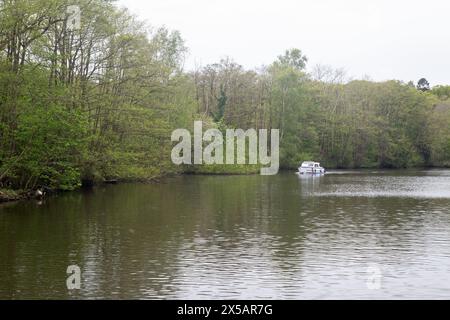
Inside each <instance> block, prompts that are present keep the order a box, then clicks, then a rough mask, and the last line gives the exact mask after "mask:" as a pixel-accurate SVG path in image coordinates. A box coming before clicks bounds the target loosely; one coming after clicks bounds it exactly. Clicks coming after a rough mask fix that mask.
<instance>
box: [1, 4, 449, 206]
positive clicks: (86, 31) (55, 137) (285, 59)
mask: <svg viewBox="0 0 450 320" xmlns="http://www.w3.org/2000/svg"><path fill="white" fill-rule="evenodd" d="M72 4H73V5H77V6H79V7H80V11H81V21H80V25H79V26H78V27H77V28H73V27H71V26H70V25H69V24H68V21H69V19H68V18H69V17H68V15H67V13H66V12H67V7H66V1H63V0H54V1H48V0H36V1H32V2H30V1H23V0H13V1H2V0H0V202H1V201H4V200H5V201H9V200H15V199H20V198H26V197H29V196H30V194H31V195H32V194H33V192H34V191H36V190H37V189H45V190H53V191H70V190H75V189H78V188H80V187H81V186H82V184H84V185H90V184H91V185H92V184H97V183H102V182H103V181H105V180H109V181H118V182H120V181H154V180H157V179H160V178H162V177H165V176H169V175H177V174H183V173H185V174H253V173H257V172H258V170H259V167H258V166H245V165H233V166H230V165H209V166H202V167H196V166H175V165H174V164H172V163H171V159H170V152H171V149H172V147H173V145H174V144H173V143H172V142H171V140H170V137H171V132H172V131H173V130H174V129H177V128H192V125H193V123H194V121H196V120H200V121H203V123H206V124H207V125H206V126H207V127H208V128H217V129H219V130H221V131H222V132H224V131H225V130H226V129H227V128H231V129H234V128H241V129H243V130H246V129H250V128H254V129H262V128H264V129H268V130H270V129H279V130H280V169H293V168H296V167H297V166H298V165H299V163H301V162H302V161H304V160H315V161H320V162H321V163H322V164H323V166H324V167H325V168H327V169H331V168H340V169H346V168H348V169H358V168H414V167H429V168H433V167H449V166H450V86H444V85H441V86H434V87H431V86H430V84H429V83H428V82H427V81H426V79H425V78H422V79H420V80H419V81H418V82H417V83H414V82H413V81H410V82H408V83H405V82H402V81H397V80H391V81H385V82H374V81H370V80H367V79H360V80H354V79H348V78H347V77H346V76H345V73H344V72H343V71H342V70H340V69H333V68H331V67H329V66H311V67H309V66H308V67H309V68H308V69H307V62H308V59H307V58H306V56H305V55H304V54H303V53H302V51H300V50H299V49H289V50H286V51H285V52H284V53H282V54H281V55H280V56H278V57H277V58H276V59H275V60H274V61H273V63H271V64H269V65H267V66H263V67H261V68H259V69H257V70H247V69H245V68H244V67H242V66H241V65H239V64H238V63H236V62H234V61H233V60H232V59H231V58H225V59H222V60H221V61H219V62H218V63H214V64H210V65H206V66H203V67H198V68H196V69H195V70H191V71H185V70H183V64H184V58H185V56H186V54H187V52H188V49H187V48H186V46H185V44H184V41H183V39H182V36H181V34H180V33H179V32H177V31H171V30H169V29H167V28H165V27H161V28H157V27H153V28H150V27H148V26H147V25H146V24H145V23H143V22H141V21H139V20H138V19H136V17H134V16H132V15H130V14H129V13H128V12H127V10H126V9H120V8H118V7H117V6H116V5H115V4H113V3H111V2H109V1H101V0H76V1H73V3H72ZM61 17H65V18H61ZM280 52H281V50H280ZM307 70H308V71H307Z"/></svg>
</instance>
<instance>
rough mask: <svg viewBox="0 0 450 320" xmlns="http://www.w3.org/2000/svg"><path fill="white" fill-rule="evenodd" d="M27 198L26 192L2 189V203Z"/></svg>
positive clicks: (0, 191)
mask: <svg viewBox="0 0 450 320" xmlns="http://www.w3.org/2000/svg"><path fill="white" fill-rule="evenodd" d="M24 198H26V196H25V193H23V192H20V191H15V190H11V189H0V203H1V202H9V201H17V200H21V199H24Z"/></svg>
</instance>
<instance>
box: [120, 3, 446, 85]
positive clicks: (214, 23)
mask: <svg viewBox="0 0 450 320" xmlns="http://www.w3.org/2000/svg"><path fill="white" fill-rule="evenodd" d="M118 3H119V4H120V5H121V6H125V7H127V8H129V9H130V11H131V12H132V13H135V14H136V15H137V16H139V17H140V18H142V19H145V20H147V21H148V23H149V24H150V25H152V26H161V25H165V26H167V27H168V28H169V29H176V30H179V31H180V32H181V35H182V36H183V38H184V39H185V40H186V45H187V46H188V48H189V56H188V58H187V61H186V68H187V69H192V68H193V67H194V65H195V64H200V65H206V64H208V63H214V62H218V61H219V60H220V59H221V58H223V57H225V56H230V57H231V58H233V59H234V60H235V61H236V62H237V63H239V64H242V65H243V66H245V67H246V68H255V67H258V66H261V65H263V64H269V63H271V62H272V61H274V60H275V59H276V57H277V55H279V54H281V53H282V52H283V51H284V50H285V49H288V48H299V49H301V50H302V51H303V52H304V54H305V55H306V56H307V57H308V58H309V63H308V66H309V68H310V69H311V68H312V66H314V65H315V64H327V65H331V66H333V67H335V68H344V69H345V70H346V71H347V74H348V75H349V76H351V77H353V78H361V77H363V76H366V75H367V76H369V77H370V78H372V79H373V80H379V81H381V80H387V79H399V80H404V81H409V80H414V81H415V82H417V80H418V79H419V78H421V77H425V78H427V79H428V81H429V82H430V83H431V85H432V86H434V85H437V84H450V1H446V0H427V1H425V0H421V1H420V0H220V1H219V0H119V1H118Z"/></svg>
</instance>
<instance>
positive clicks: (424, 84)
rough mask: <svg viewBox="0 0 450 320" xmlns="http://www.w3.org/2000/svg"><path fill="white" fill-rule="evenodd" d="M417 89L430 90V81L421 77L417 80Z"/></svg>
mask: <svg viewBox="0 0 450 320" xmlns="http://www.w3.org/2000/svg"><path fill="white" fill-rule="evenodd" d="M417 89H418V90H420V91H429V90H430V83H429V82H428V81H427V79H425V78H421V79H420V80H419V81H418V82H417Z"/></svg>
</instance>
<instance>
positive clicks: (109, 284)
mask: <svg viewBox="0 0 450 320" xmlns="http://www.w3.org/2000/svg"><path fill="white" fill-rule="evenodd" d="M69 265H78V266H79V267H80V268H81V270H82V274H81V280H82V283H81V289H80V290H72V291H70V290H68V289H67V287H66V278H67V276H68V275H67V274H66V269H67V267H68V266H69ZM449 274H450V171H448V170H432V171H340V172H339V171H336V172H330V173H329V174H327V175H326V176H323V177H300V176H298V175H296V174H294V173H282V174H279V175H278V176H265V177H263V176H259V175H255V176H182V177H177V178H170V179H167V180H166V181H164V182H163V183H159V184H121V185H114V186H105V187H98V188H95V189H94V190H92V191H85V192H81V191H80V192H73V193H67V194H63V195H60V196H57V197H52V198H49V199H47V200H45V201H44V202H42V203H39V202H36V201H28V202H27V201H25V202H19V203H7V204H3V205H0V298H2V299H11V298H14V299H18V298H26V299H34V298H50V299H56V298H63V299H67V298H68V299H76V298H107V299H109V298H119V299H120V298H124V299H160V298H183V299H184V298H186V299H204V298H210V299H211V298H212V299H228V298H230V299H240V298H242V299H266V298H267V299H303V298H310V299H333V298H350V299H360V298H364V299H372V298H375V299H380V298H393V299H397V298H406V299H416V298H431V299H440V298H447V299H448V298H450V276H449Z"/></svg>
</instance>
